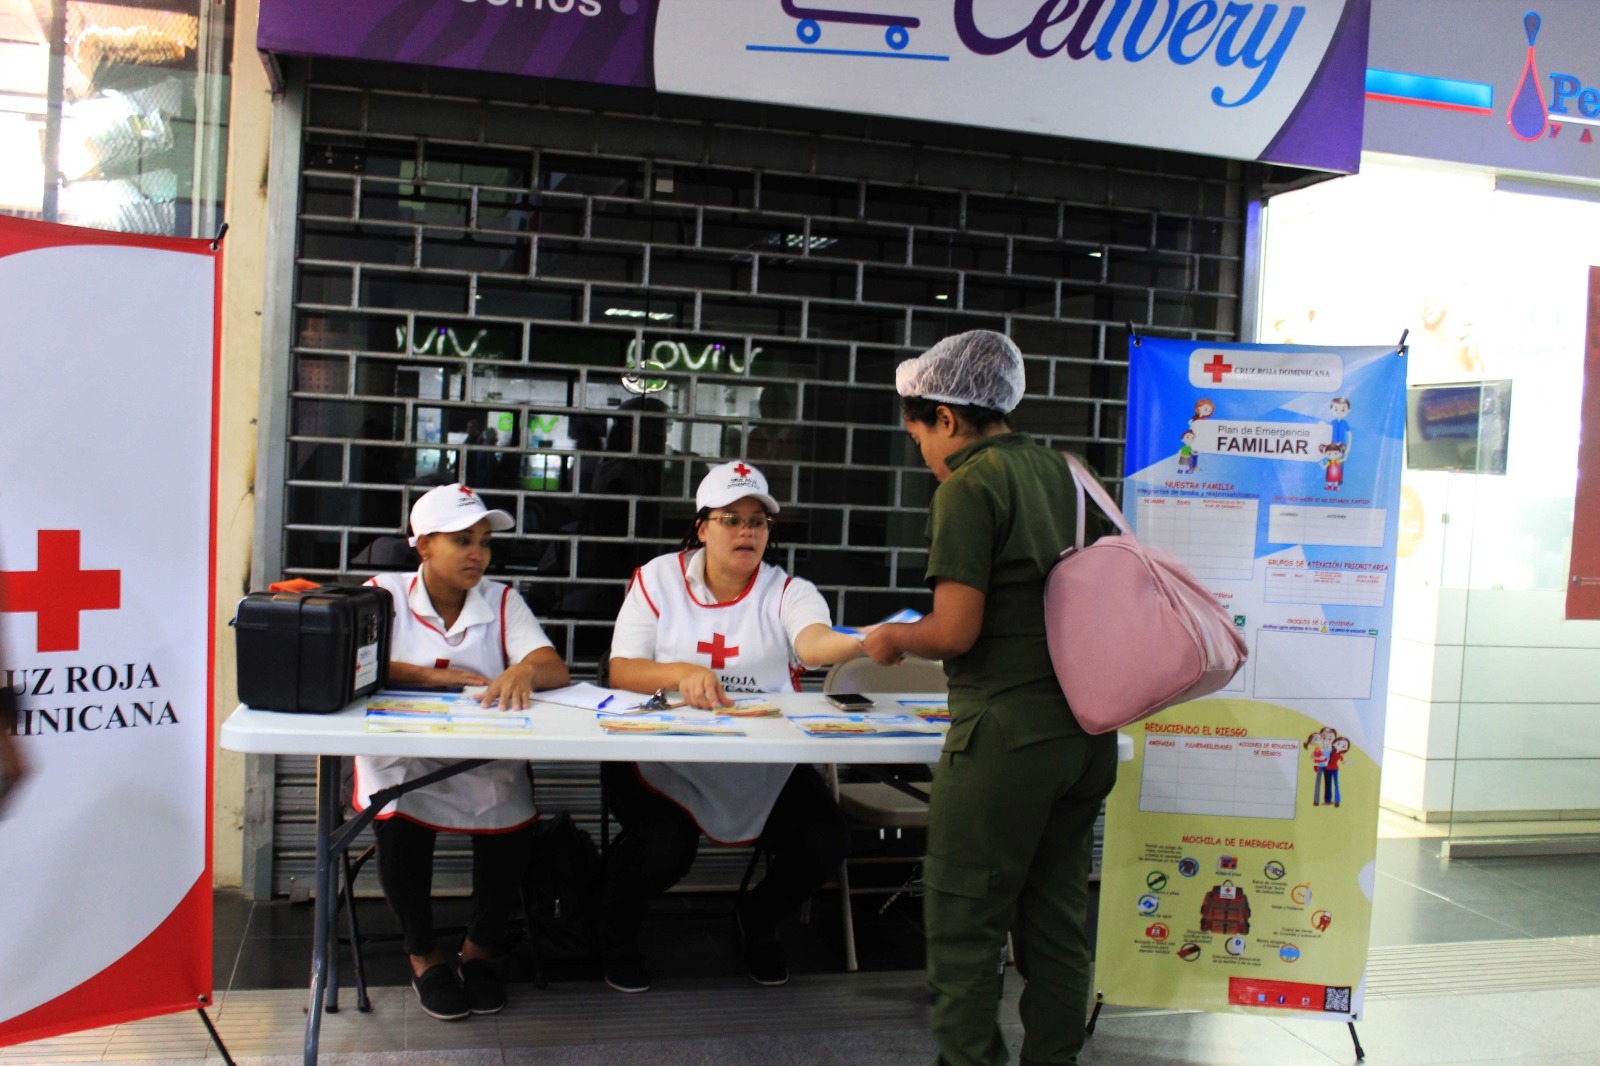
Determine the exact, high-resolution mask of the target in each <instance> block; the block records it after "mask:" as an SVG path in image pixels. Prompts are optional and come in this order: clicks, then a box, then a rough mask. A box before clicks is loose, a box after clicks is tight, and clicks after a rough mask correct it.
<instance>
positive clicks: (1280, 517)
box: [1096, 337, 1405, 1021]
mask: <svg viewBox="0 0 1600 1066" xmlns="http://www.w3.org/2000/svg"><path fill="white" fill-rule="evenodd" d="M1129 359H1130V371H1129V384H1128V408H1129V411H1130V412H1131V413H1132V418H1131V420H1130V424H1129V427H1128V450H1127V471H1126V480H1125V481H1124V484H1123V496H1122V502H1123V511H1124V513H1125V514H1126V515H1127V517H1128V519H1129V521H1130V522H1131V523H1132V524H1133V527H1134V531H1135V533H1136V535H1137V536H1138V537H1139V539H1140V540H1141V541H1143V542H1144V543H1145V544H1147V545H1151V546H1157V547H1162V548H1166V549H1168V550H1170V551H1172V552H1173V553H1174V554H1175V555H1177V556H1178V557H1179V558H1180V559H1182V560H1183V561H1184V562H1185V563H1186V564H1187V565H1188V566H1189V567H1190V569H1192V570H1193V571H1194V573H1195V575H1196V576H1197V577H1198V578H1200V580H1201V581H1203V582H1204V583H1205V584H1206V585H1207V586H1208V587H1209V588H1210V589H1211V591H1212V592H1213V593H1215V595H1216V596H1217V598H1218V599H1219V600H1220V601H1221V602H1222V604H1223V605H1224V606H1225V607H1226V608H1227V610H1228V612H1229V613H1230V614H1231V615H1232V616H1233V619H1234V623H1235V624H1236V625H1237V626H1238V627H1239V628H1240V630H1242V631H1243V634H1244V636H1245V638H1246V640H1247V642H1248V644H1249V648H1250V658H1249V661H1248V662H1247V663H1246V664H1245V666H1244V668H1243V670H1241V671H1240V673H1239V675H1238V676H1237V677H1235V678H1234V680H1233V682H1232V683H1231V684H1230V685H1229V686H1228V687H1227V689H1225V690H1224V691H1222V692H1220V693H1218V694H1217V695H1216V696H1214V697H1211V698H1208V699H1204V700H1198V701H1195V702H1192V703H1188V704H1182V705H1180V706H1178V707H1174V708H1171V709H1169V710H1167V711H1164V712H1162V713H1161V714H1159V715H1157V716H1155V717H1154V718H1150V719H1147V720H1146V721H1144V722H1141V723H1138V724H1137V725H1135V726H1131V727H1129V729H1128V730H1127V732H1129V733H1131V734H1132V735H1133V739H1134V742H1135V745H1134V757H1133V761H1132V762H1131V763H1126V764H1124V765H1123V766H1122V768H1121V776H1120V777H1119V780H1118V784H1117V788H1116V790H1115V791H1114V792H1113V793H1112V796H1111V798H1110V800H1109V801H1108V804H1107V812H1106V833H1105V839H1106V846H1105V855H1104V867H1103V872H1102V875H1101V896H1100V934H1099V949H1098V962H1097V967H1096V978H1097V983H1098V985H1099V989H1100V991H1101V992H1102V994H1103V995H1104V997H1105V1000H1106V1002H1108V1003H1116V1004H1128V1005H1139V1006H1150V1007H1165V1008H1182V1009H1194V1010H1209V1011H1224V1010H1232V1011H1246V1012H1255V1011H1259V1012H1265V1013H1274V1014H1277V1015H1280V1016H1281V1015H1282V1014H1284V1013H1285V1012H1288V1013H1294V1014H1298V1015H1303V1016H1317V1017H1323V1018H1329V1019H1334V1020H1341V1021H1348V1020H1353V1019H1355V1018H1356V1017H1357V1016H1358V1014H1359V1012H1360V1010H1361V1000H1362V990H1363V984H1364V975H1365V972H1366V959H1367V937H1368V930H1369V926H1370V923H1371V914H1372V884H1373V861H1374V857H1375V854H1376V846H1377V845H1376V837H1377V833H1376V827H1377V813H1378V773H1379V765H1380V762H1381V759H1382V752H1383V727H1384V703H1385V691H1386V689H1387V678H1388V666H1389V639H1390V617H1391V613H1392V609H1393V587H1392V582H1391V576H1392V573H1393V566H1394V558H1395V533H1396V528H1397V518H1398V506H1397V504H1398V499H1399V486H1400V470H1401V463H1402V460H1403V431H1404V421H1405V360H1404V357H1403V354H1402V353H1401V352H1400V351H1397V350H1396V348H1394V347H1392V346H1391V347H1384V348H1308V347H1296V346H1264V345H1238V344H1197V343H1194V342H1189V341H1172V340H1161V339H1154V338H1148V337H1146V338H1137V339H1135V340H1133V341H1131V342H1130V348H1129Z"/></svg>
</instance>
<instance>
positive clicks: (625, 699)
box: [533, 681, 650, 714]
mask: <svg viewBox="0 0 1600 1066" xmlns="http://www.w3.org/2000/svg"><path fill="white" fill-rule="evenodd" d="M533 698H534V699H536V700H538V701H539V702H540V703H559V704H560V705H561V706H563V707H582V708H583V709H584V710H586V711H601V712H603V713H605V714H630V713H632V712H633V711H636V710H638V709H639V705H640V704H642V703H643V702H644V701H645V700H647V699H649V698H650V697H649V696H644V695H640V694H639V693H637V692H629V691H627V690H626V689H620V688H601V687H600V686H599V685H591V684H589V682H587V681H579V682H578V683H577V684H576V685H567V686H565V687H563V688H550V689H545V690H544V691H543V692H535V693H534V694H533Z"/></svg>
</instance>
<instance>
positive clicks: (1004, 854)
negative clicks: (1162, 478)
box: [866, 330, 1117, 1066]
mask: <svg viewBox="0 0 1600 1066" xmlns="http://www.w3.org/2000/svg"><path fill="white" fill-rule="evenodd" d="M1023 384H1024V378H1023V368H1022V353H1021V352H1020V351H1018V350H1017V346H1016V345H1015V344H1013V343H1012V342H1011V341H1010V340H1009V339H1008V338H1006V337H1004V336H1002V335H1001V334H998V333H992V332H989V331H987V330H974V331H972V332H970V333H962V334H959V335H957V336H954V337H946V338H945V339H944V340H942V341H940V342H939V343H938V344H936V345H934V346H933V347H932V348H930V349H929V350H928V351H927V352H925V353H923V354H922V355H921V356H918V357H917V358H915V359H910V360H907V361H906V362H904V363H901V364H900V366H899V369H898V371H897V372H896V375H895V387H896V390H897V391H898V392H899V393H900V395H901V397H902V400H901V405H902V416H903V421H904V423H905V427H906V431H907V432H908V433H910V435H911V438H912V440H913V441H915V442H916V444H917V446H918V448H919V449H920V450H921V452H922V459H923V462H924V463H926V464H927V466H928V469H929V470H931V471H932V472H933V475H934V477H935V478H937V479H938V481H939V486H938V488H937V489H936V490H935V491H934V494H933V502H932V504H931V506H930V509H929V516H928V538H929V546H928V564H927V575H926V580H927V581H928V583H929V584H930V585H932V586H933V610H932V611H930V612H929V613H928V614H927V615H925V616H924V617H923V618H922V619H921V620H920V621H917V622H913V623H909V624H904V625H899V624H895V625H881V626H878V627H876V628H875V629H874V630H873V631H872V632H871V633H870V634H868V636H867V638H866V647H867V652H868V653H869V654H870V655H871V656H872V658H873V659H874V660H876V661H877V662H880V663H892V662H896V661H898V660H899V659H900V657H901V656H902V655H904V654H906V653H907V652H910V653H913V654H916V655H920V656H923V657H924V658H928V659H942V660H943V661H944V668H945V674H946V676H947V678H948V679H949V683H950V713H951V724H950V733H949V736H948V737H947V738H946V740H945V745H944V753H943V755H942V756H941V757H940V760H939V766H938V769H937V770H936V771H935V772H934V775H933V794H932V798H931V800H930V803H929V809H928V854H927V860H926V862H925V863H924V866H923V881H924V885H925V893H924V896H923V913H924V918H925V921H926V925H927V938H928V987H929V989H930V991H932V992H933V997H934V998H933V1011H932V1024H933V1034H934V1037H935V1038H936V1039H937V1041H938V1044H939V1051H940V1059H939V1061H940V1062H941V1063H944V1064H945V1066H1000V1064H1001V1063H1004V1062H1006V1061H1007V1055H1006V1046H1005V1042H1004V1041H1003V1040H1002V1039H1001V1036H1000V1027H999V1021H998V1017H997V1013H998V1008H999V997H1000V982H999V981H997V980H996V979H995V960H996V959H997V958H1000V957H1002V956H1003V953H1004V952H1005V946H1006V934H1007V933H1008V932H1010V933H1012V934H1013V939H1014V942H1015V947H1016V958H1017V970H1018V972H1019V973H1021V974H1022V976H1023V979H1024V980H1025V981H1026V982H1027V987H1026V988H1025V989H1024V991H1023V993H1022V1000H1021V1004H1020V1010H1021V1015H1022V1024H1023V1028H1024V1030H1025V1033H1024V1037H1023V1044H1022V1061H1023V1062H1024V1063H1040V1064H1043V1063H1071V1062H1077V1061H1078V1050H1079V1049H1080V1048H1081V1047H1082V1045H1083V1036H1084V1025H1085V1021H1086V1012H1087V1008H1088V999H1089V972H1090V962H1091V956H1090V952H1089V939H1088V928H1087V926H1088V914H1087V910H1088V893H1089V870H1090V848H1091V843H1092V837H1093V831H1094V821H1095V817H1096V816H1097V815H1098V814H1099V811H1100V801H1101V800H1102V799H1103V798H1104V797H1105V795H1106V793H1107V792H1109V791H1110V790H1111V786H1112V784H1113V782H1114V781H1115V780H1116V773H1117V744H1116V736H1115V734H1111V733H1108V734H1106V735H1104V736H1097V737H1092V736H1087V735H1086V734H1085V733H1084V731H1083V729H1082V727H1081V726H1079V725H1078V723H1077V720H1076V719H1074V718H1073V716H1072V711H1071V709H1070V708H1069V707H1068V706H1067V701H1066V699H1065V697H1063V696H1062V694H1061V688H1060V686H1059V685H1058V684H1057V683H1056V678H1055V671H1054V669H1053V668H1052V667H1051V663H1050V653H1049V650H1048V649H1047V647H1046V645H1045V638H1044V581H1045V577H1046V575H1047V574H1048V573H1049V572H1050V567H1051V566H1052V565H1053V564H1054V563H1055V561H1056V559H1057V557H1058V554H1059V552H1060V551H1061V549H1062V548H1063V547H1064V546H1066V545H1069V544H1071V543H1072V542H1073V535H1074V523H1075V521H1076V515H1077V501H1076V493H1075V491H1074V489H1073V482H1072V475H1071V473H1069V471H1068V468H1067V465H1066V463H1065V462H1064V461H1063V459H1062V457H1061V456H1060V455H1059V454H1057V453H1055V452H1053V451H1051V450H1050V449H1048V448H1044V447H1042V446H1040V445H1038V444H1036V443H1034V442H1033V441H1032V440H1030V439H1029V438H1028V437H1027V436H1025V435H1024V434H1021V433H1016V432H1013V431H1012V430H1011V427H1010V425H1009V424H1008V423H1007V421H1006V415H1007V414H1009V413H1010V412H1011V410H1012V409H1013V408H1015V407H1016V406H1017V403H1018V401H1019V400H1021V399H1022V394H1023Z"/></svg>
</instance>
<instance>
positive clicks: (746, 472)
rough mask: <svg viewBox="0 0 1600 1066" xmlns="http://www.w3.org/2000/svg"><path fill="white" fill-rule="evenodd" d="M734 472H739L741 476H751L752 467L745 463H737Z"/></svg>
mask: <svg viewBox="0 0 1600 1066" xmlns="http://www.w3.org/2000/svg"><path fill="white" fill-rule="evenodd" d="M733 472H734V473H735V474H738V475H739V476H740V477H749V476H750V468H749V467H748V466H745V465H744V464H743V463H737V464H735V465H734V468H733Z"/></svg>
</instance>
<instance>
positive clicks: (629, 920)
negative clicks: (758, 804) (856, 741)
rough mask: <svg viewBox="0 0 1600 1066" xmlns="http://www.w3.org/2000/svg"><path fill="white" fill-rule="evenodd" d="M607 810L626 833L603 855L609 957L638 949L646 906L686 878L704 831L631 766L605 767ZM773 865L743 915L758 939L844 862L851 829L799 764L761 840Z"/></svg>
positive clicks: (810, 770) (812, 772)
mask: <svg viewBox="0 0 1600 1066" xmlns="http://www.w3.org/2000/svg"><path fill="white" fill-rule="evenodd" d="M600 779H601V781H602V782H603V783H604V785H605V789H606V805H607V806H608V807H609V808H610V810H611V813H612V815H614V816H615V817H616V819H617V820H618V821H619V822H621V823H622V832H621V833H620V834H619V835H618V836H617V838H616V839H615V840H614V841H612V843H611V846H610V848H608V849H607V850H606V868H605V883H604V886H603V888H602V889H601V913H602V914H603V915H604V916H605V918H604V925H603V928H602V931H601V937H602V941H601V949H602V950H603V951H604V953H605V954H606V955H607V956H608V957H611V958H621V957H626V956H629V955H635V954H637V953H638V951H639V923H640V921H641V920H642V919H643V918H644V911H645V905H646V904H647V903H648V902H649V900H650V898H651V897H653V896H657V895H660V894H661V893H662V892H665V891H666V890H667V889H669V888H671V887H672V886H673V885H675V884H677V883H678V882H679V881H680V880H682V879H683V875H684V874H686V873H688V872H689V867H690V866H691V865H693V864H694V857H695V852H696V851H698V850H699V847H700V827H699V826H697V825H696V824H695V822H694V819H693V818H690V817H689V815H688V814H687V813H685V812H684V810H683V808H681V807H679V806H678V805H677V804H676V803H673V802H672V801H671V800H669V799H666V798H665V797H662V796H659V795H657V794H656V793H654V792H652V791H650V790H649V789H648V788H646V787H645V786H644V784H643V783H642V782H640V780H639V774H638V770H637V769H636V768H635V766H634V764H633V763H603V764H602V765H601V767H600ZM759 841H760V845H761V847H763V848H765V849H766V851H767V854H768V857H769V858H770V860H771V864H770V866H769V867H768V870H767V875H766V876H765V877H764V878H762V880H761V883H760V884H759V885H757V886H756V887H755V888H753V889H751V890H750V891H749V892H748V893H746V895H745V897H744V899H743V900H742V901H741V903H740V908H739V914H740V918H741V920H742V921H743V923H744V928H745V932H746V934H748V935H749V936H750V937H752V938H753V939H761V938H763V937H766V936H770V935H771V934H772V933H773V932H774V931H775V930H776V929H777V927H778V923H779V922H781V921H783V920H784V919H785V918H786V917H788V916H789V914H790V912H792V911H793V910H794V909H795V908H797V907H799V906H800V904H801V903H803V902H805V900H806V899H807V897H809V896H810V895H811V893H813V892H815V891H816V890H817V889H818V888H819V887H820V886H821V885H822V883H823V882H824V881H826V880H827V879H828V878H829V877H831V876H833V874H834V872H835V871H837V870H838V868H839V864H840V863H841V862H843V861H844V855H845V849H846V846H847V845H848V842H849V830H848V827H847V826H846V823H845V819H844V815H843V814H841V813H840V812H839V806H838V804H836V803H834V801H833V796H832V795H831V794H830V793H829V792H828V786H827V785H826V784H825V783H824V782H823V780H822V775H821V774H819V773H817V771H816V769H815V768H814V767H811V766H796V767H795V768H794V772H793V773H791V774H790V775H789V780H788V782H787V783H786V784H785V785H784V786H783V791H781V792H780V793H778V799H777V801H776V802H775V803H774V804H773V805H772V813H771V814H769V815H768V816H767V823H766V825H765V826H764V827H763V828H762V830H761V836H760V838H759Z"/></svg>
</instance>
